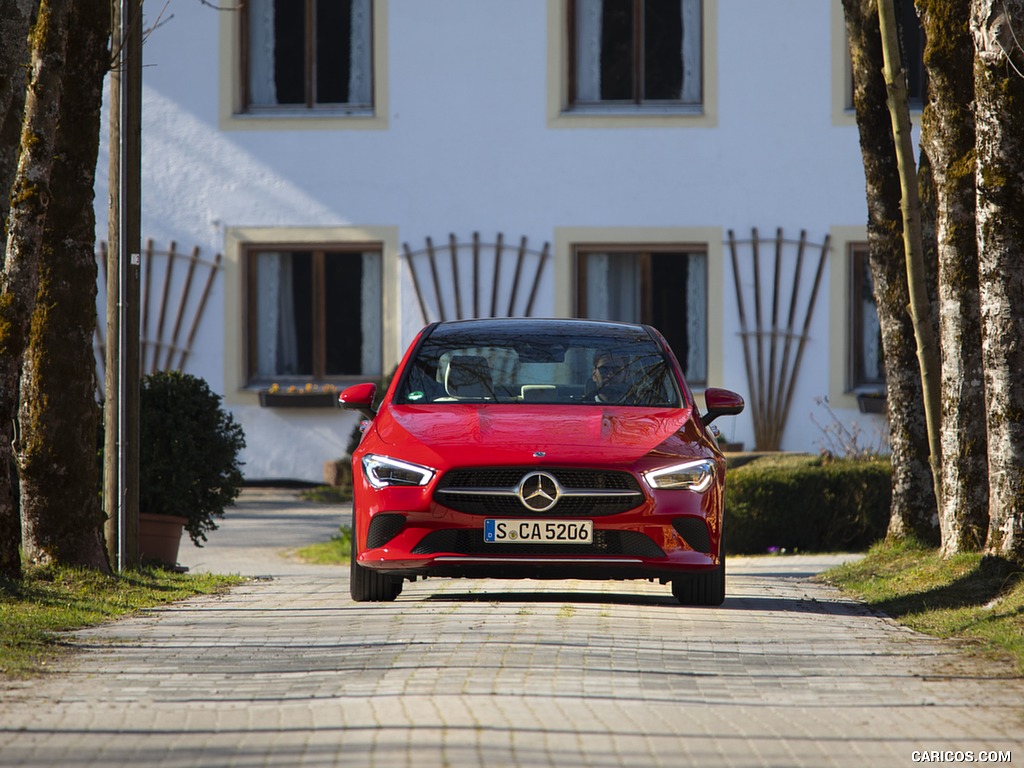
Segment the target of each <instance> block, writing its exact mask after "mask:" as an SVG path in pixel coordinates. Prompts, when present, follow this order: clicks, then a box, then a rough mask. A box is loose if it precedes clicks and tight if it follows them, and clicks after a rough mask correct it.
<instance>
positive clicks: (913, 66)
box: [839, 0, 928, 111]
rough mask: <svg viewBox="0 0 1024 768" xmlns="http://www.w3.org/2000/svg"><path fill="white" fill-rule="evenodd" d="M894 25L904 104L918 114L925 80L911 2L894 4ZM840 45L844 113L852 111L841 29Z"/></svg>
mask: <svg viewBox="0 0 1024 768" xmlns="http://www.w3.org/2000/svg"><path fill="white" fill-rule="evenodd" d="M839 15H840V17H841V16H842V10H840V11H839ZM896 25H897V27H898V29H899V36H900V50H901V59H902V61H903V66H904V68H905V69H906V72H907V100H908V102H909V103H910V108H911V109H913V110H918V111H920V110H921V109H923V108H924V105H925V103H926V101H927V99H928V78H927V74H926V72H925V68H924V46H925V35H924V29H923V28H922V27H921V20H920V19H919V18H918V16H917V10H916V8H915V5H914V2H913V0H902V2H897V3H896ZM842 42H843V46H844V48H845V50H844V57H843V61H844V62H845V66H846V87H845V91H846V98H845V104H844V109H846V110H847V111H852V110H853V108H854V105H853V65H852V64H851V62H850V43H849V40H848V38H847V37H846V34H845V26H844V27H843V35H842Z"/></svg>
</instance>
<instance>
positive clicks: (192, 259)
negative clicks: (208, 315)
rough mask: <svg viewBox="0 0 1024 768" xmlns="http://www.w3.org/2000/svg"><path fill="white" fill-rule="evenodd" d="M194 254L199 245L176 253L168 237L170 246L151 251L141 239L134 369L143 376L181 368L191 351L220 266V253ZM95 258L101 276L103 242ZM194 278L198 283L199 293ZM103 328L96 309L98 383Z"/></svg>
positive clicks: (104, 257) (101, 376) (104, 253)
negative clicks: (136, 366)
mask: <svg viewBox="0 0 1024 768" xmlns="http://www.w3.org/2000/svg"><path fill="white" fill-rule="evenodd" d="M199 253H200V252H199V247H198V246H196V247H195V248H193V249H192V253H191V254H185V253H179V252H178V250H177V244H176V243H175V242H174V241H171V245H170V248H169V249H168V250H166V251H157V250H154V248H153V241H152V240H148V241H147V242H146V249H145V251H144V252H143V254H142V265H141V266H142V275H141V281H142V285H141V289H140V304H141V306H140V312H141V316H140V321H139V336H140V344H141V346H140V349H139V367H140V369H141V370H142V373H143V374H145V373H155V372H157V371H166V370H182V369H184V367H185V362H186V361H187V360H188V357H189V355H190V354H191V352H192V344H193V342H194V341H195V337H196V331H197V330H198V329H199V321H200V320H201V319H202V316H203V311H204V310H205V309H206V303H207V299H208V298H209V296H210V290H211V289H212V288H213V281H214V278H215V277H216V276H217V272H219V271H220V267H221V255H220V254H219V253H218V254H217V255H216V256H214V257H213V259H212V261H211V260H206V259H202V258H200V255H199ZM96 258H97V261H98V262H99V265H100V269H101V270H102V271H103V274H104V278H106V270H107V244H106V243H105V242H101V243H100V249H99V253H98V254H97V256H96ZM197 281H199V282H201V283H202V287H201V289H199V292H198V293H197ZM105 284H106V280H105V279H104V285H105ZM172 313H173V318H174V319H173V323H172V321H171V316H172ZM186 324H187V327H188V330H187V331H186V332H185V336H184V338H183V337H182V332H183V331H184V329H185V326H186ZM105 330H106V322H105V320H104V316H103V314H102V313H100V315H99V318H98V322H97V323H96V334H95V346H96V352H97V355H96V357H97V373H98V376H99V378H98V380H99V381H100V382H101V384H100V386H102V382H103V380H104V375H105V370H104V369H105V366H104V361H105V360H106V357H105V339H104V338H103V334H104V332H105Z"/></svg>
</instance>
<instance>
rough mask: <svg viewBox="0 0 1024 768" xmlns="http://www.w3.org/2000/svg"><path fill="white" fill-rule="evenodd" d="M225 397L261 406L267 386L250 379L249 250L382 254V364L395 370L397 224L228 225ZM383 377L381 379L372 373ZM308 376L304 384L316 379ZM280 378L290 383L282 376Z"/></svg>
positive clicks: (345, 380) (354, 378)
mask: <svg viewBox="0 0 1024 768" xmlns="http://www.w3.org/2000/svg"><path fill="white" fill-rule="evenodd" d="M224 241H225V246H224V261H223V264H224V272H223V275H224V348H223V352H222V354H223V360H224V400H225V402H226V403H229V404H233V405H257V404H258V397H257V394H258V392H259V390H260V389H262V388H264V386H263V385H265V384H267V383H273V382H258V381H254V380H251V379H250V377H249V370H250V369H249V349H250V346H249V340H250V338H251V331H250V329H249V316H248V314H247V312H248V301H249V295H248V290H249V281H250V277H251V270H249V269H248V268H247V257H246V252H247V249H250V248H255V249H262V250H264V251H283V250H288V249H291V250H312V249H314V248H320V247H323V246H326V250H329V251H334V252H338V251H350V252H360V253H363V252H366V251H367V250H368V249H372V250H375V251H377V252H378V253H380V258H381V269H380V275H381V278H380V279H381V295H380V365H381V371H390V370H392V369H393V368H394V367H395V366H396V365H397V364H398V361H399V359H400V358H401V352H402V350H401V348H400V343H401V338H400V318H399V317H398V314H399V313H398V306H399V272H400V270H399V253H400V245H399V239H398V227H397V226H374V227H227V228H225V231H224ZM371 378H377V377H371ZM310 380H311V379H310V377H304V378H302V383H303V384H305V383H306V382H308V381H310ZM367 380H368V376H367V375H356V374H353V375H348V376H342V377H329V378H328V379H327V381H326V382H325V383H331V382H337V383H340V384H349V383H358V382H361V381H367ZM280 381H284V378H282V379H281V380H280Z"/></svg>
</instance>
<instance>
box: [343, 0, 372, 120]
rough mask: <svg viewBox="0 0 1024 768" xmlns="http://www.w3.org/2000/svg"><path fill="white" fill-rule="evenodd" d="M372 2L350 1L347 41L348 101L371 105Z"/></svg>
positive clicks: (366, 0) (364, 0)
mask: <svg viewBox="0 0 1024 768" xmlns="http://www.w3.org/2000/svg"><path fill="white" fill-rule="evenodd" d="M371 2H372V0H352V33H351V34H352V39H351V40H350V41H349V60H350V62H351V65H350V67H349V77H348V100H349V103H350V104H372V103H373V46H372V45H371V42H370V31H371V29H372V21H373V10H372V8H371V6H370V3H371Z"/></svg>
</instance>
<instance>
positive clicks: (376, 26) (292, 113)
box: [218, 0, 388, 131]
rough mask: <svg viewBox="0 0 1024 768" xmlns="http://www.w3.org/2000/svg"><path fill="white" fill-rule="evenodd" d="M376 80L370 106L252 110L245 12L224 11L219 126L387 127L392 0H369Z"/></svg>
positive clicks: (229, 128)
mask: <svg viewBox="0 0 1024 768" xmlns="http://www.w3.org/2000/svg"><path fill="white" fill-rule="evenodd" d="M370 12H371V21H370V46H371V49H372V50H371V54H370V61H371V68H372V73H371V77H372V81H373V82H372V86H371V97H370V98H371V101H372V106H371V107H370V108H365V107H358V108H349V107H346V106H345V105H331V106H329V107H326V106H325V107H316V108H312V109H310V108H307V107H306V106H305V105H294V104H292V105H281V106H265V107H258V108H256V109H255V110H250V109H249V108H248V107H247V106H246V100H247V98H248V97H247V91H248V87H249V84H248V59H247V57H248V52H247V51H243V48H244V47H245V46H246V45H247V43H246V38H247V35H246V34H245V33H244V31H243V26H242V25H243V24H244V23H245V19H243V18H241V16H242V14H240V13H238V14H236V13H222V14H220V15H219V19H220V67H219V73H220V74H219V79H220V87H219V94H218V95H219V103H220V110H219V127H220V129H221V130H224V131H238V130H242V131H246V130H255V131H268V130H274V131H279V130H312V131H321V130H386V129H387V127H388V46H387V42H388V29H387V19H388V0H371V2H370Z"/></svg>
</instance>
